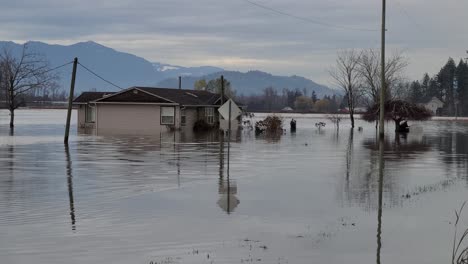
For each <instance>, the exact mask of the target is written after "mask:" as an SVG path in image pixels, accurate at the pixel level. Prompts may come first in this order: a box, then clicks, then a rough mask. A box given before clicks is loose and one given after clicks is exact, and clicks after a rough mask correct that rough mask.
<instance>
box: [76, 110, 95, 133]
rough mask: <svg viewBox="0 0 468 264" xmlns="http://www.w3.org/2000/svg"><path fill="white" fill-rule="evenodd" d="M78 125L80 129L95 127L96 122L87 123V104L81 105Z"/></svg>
mask: <svg viewBox="0 0 468 264" xmlns="http://www.w3.org/2000/svg"><path fill="white" fill-rule="evenodd" d="M77 112H78V119H77V125H78V129H85V128H94V123H86V105H84V104H82V105H79V107H78V109H77Z"/></svg>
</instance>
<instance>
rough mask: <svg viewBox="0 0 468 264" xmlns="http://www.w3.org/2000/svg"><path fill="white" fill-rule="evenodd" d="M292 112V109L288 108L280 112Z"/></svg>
mask: <svg viewBox="0 0 468 264" xmlns="http://www.w3.org/2000/svg"><path fill="white" fill-rule="evenodd" d="M292 111H294V109H292V108H291V107H289V106H286V107H285V108H283V109H281V112H292Z"/></svg>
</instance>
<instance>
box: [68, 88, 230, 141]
mask: <svg viewBox="0 0 468 264" xmlns="http://www.w3.org/2000/svg"><path fill="white" fill-rule="evenodd" d="M74 104H76V105H78V106H79V108H78V127H79V128H87V127H89V128H94V129H96V131H97V133H121V134H133V133H148V134H153V133H159V132H165V131H169V130H171V129H179V128H182V127H187V128H190V129H192V128H193V126H194V124H195V122H196V121H198V120H204V121H205V122H206V123H208V124H209V125H217V124H218V121H219V115H218V111H217V109H218V108H219V107H220V105H221V96H220V95H218V94H214V93H211V92H208V91H197V90H182V89H168V88H151V87H131V88H128V89H125V90H123V91H121V92H110V93H106V92H84V93H82V94H81V95H80V96H79V97H77V98H76V99H75V100H74Z"/></svg>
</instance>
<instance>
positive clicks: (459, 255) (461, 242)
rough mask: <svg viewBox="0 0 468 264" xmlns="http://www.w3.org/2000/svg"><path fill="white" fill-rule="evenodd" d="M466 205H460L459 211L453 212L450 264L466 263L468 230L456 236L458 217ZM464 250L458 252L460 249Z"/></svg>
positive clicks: (467, 261)
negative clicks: (453, 228)
mask: <svg viewBox="0 0 468 264" xmlns="http://www.w3.org/2000/svg"><path fill="white" fill-rule="evenodd" d="M465 205H466V201H465V202H464V203H463V204H462V206H461V207H460V209H459V210H458V211H457V210H455V217H456V219H455V232H454V235H453V246H452V264H465V263H468V247H467V246H466V244H465V242H466V240H467V237H468V229H465V231H464V232H463V234H462V235H461V236H460V237H457V235H458V222H459V221H460V216H461V214H462V212H463V208H464V207H465ZM462 246H464V248H463V249H462V250H461V251H460V248H461V247H462Z"/></svg>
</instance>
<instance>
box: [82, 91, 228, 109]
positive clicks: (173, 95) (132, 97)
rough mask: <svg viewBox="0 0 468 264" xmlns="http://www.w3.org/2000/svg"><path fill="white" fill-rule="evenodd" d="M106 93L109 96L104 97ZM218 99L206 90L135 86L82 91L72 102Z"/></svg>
mask: <svg viewBox="0 0 468 264" xmlns="http://www.w3.org/2000/svg"><path fill="white" fill-rule="evenodd" d="M135 91H136V92H135ZM108 94H109V96H106V97H104V95H108ZM220 99H221V96H220V95H219V94H215V93H212V92H208V91H199V90H188V89H174V88H156V87H139V86H135V87H130V88H128V89H125V90H123V91H121V92H111V93H106V92H83V93H82V94H81V95H80V96H78V97H77V98H76V99H75V100H74V101H73V102H74V103H77V104H79V103H88V102H97V103H100V102H125V103H172V104H180V105H184V106H198V105H200V106H202V105H219V104H220ZM226 101H227V98H226Z"/></svg>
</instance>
